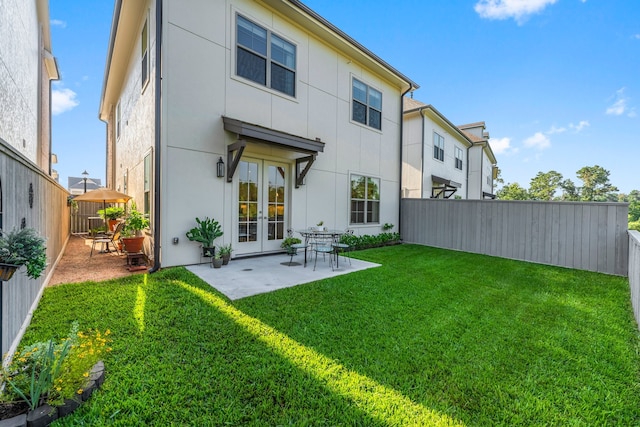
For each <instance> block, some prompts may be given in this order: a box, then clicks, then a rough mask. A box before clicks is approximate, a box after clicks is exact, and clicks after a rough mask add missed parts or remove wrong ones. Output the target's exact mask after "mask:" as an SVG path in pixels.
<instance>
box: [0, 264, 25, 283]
mask: <svg viewBox="0 0 640 427" xmlns="http://www.w3.org/2000/svg"><path fill="white" fill-rule="evenodd" d="M18 268H20V266H19V265H13V264H2V263H0V281H1V282H6V281H7V280H9V279H11V276H13V273H15V272H16V270H17V269H18Z"/></svg>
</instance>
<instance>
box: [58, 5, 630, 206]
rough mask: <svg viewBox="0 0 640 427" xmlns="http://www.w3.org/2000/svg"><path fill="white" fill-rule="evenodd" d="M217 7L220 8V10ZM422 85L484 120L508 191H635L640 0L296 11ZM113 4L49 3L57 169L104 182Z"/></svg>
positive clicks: (455, 114)
mask: <svg viewBox="0 0 640 427" xmlns="http://www.w3.org/2000/svg"><path fill="white" fill-rule="evenodd" d="M217 1H219V0H217ZM303 1H304V3H305V4H306V5H307V6H309V7H311V8H312V9H313V10H315V11H316V12H317V13H319V14H320V15H321V16H323V17H324V18H325V19H327V20H328V21H330V22H331V23H333V24H334V25H336V26H337V27H338V28H340V29H341V30H342V31H344V32H345V33H347V34H348V35H350V36H351V37H352V38H354V39H355V40H357V41H358V42H359V43H361V44H362V45H364V46H366V47H367V48H368V49H369V50H371V51H372V52H373V53H375V54H376V55H378V56H379V57H381V58H382V59H384V60H385V61H386V62H387V63H389V64H390V65H392V66H393V67H394V68H396V69H397V70H399V71H400V72H401V73H403V74H404V75H406V76H408V77H409V78H410V79H412V80H413V81H414V82H416V83H418V84H419V85H420V89H418V90H417V91H415V93H414V98H415V99H417V100H418V101H421V102H424V103H427V104H431V105H433V106H434V107H436V108H437V109H438V111H440V112H441V113H442V114H443V115H444V116H446V117H447V118H448V119H449V120H450V121H451V122H453V123H454V124H458V125H462V124H466V123H473V122H479V121H484V122H485V124H486V130H487V131H488V132H489V133H490V136H491V139H490V144H491V147H492V149H493V151H494V153H495V155H496V158H497V161H498V167H499V168H500V170H501V176H502V178H503V179H504V181H505V183H513V182H517V183H519V184H520V185H522V186H523V187H525V188H528V187H529V183H530V180H531V178H533V177H534V176H535V175H536V174H537V173H538V172H548V171H551V170H555V171H557V172H560V173H561V174H562V175H563V176H564V178H569V179H571V180H573V181H574V182H575V183H576V184H578V185H580V184H581V183H580V181H579V180H578V178H577V176H576V172H577V171H578V170H579V169H580V168H582V167H583V166H594V165H599V166H601V167H603V168H604V169H606V170H608V171H609V172H610V176H609V178H610V182H611V183H612V184H613V185H615V186H616V187H618V189H619V190H620V192H624V193H629V192H630V191H631V190H634V189H638V190H640V179H639V178H638V174H637V173H636V170H637V168H638V166H639V165H640V162H639V161H640V1H637V0H607V1H604V0H449V1H424V0H396V1H395V2H388V1H382V0H350V1H348V2H343V1H327V0H303ZM113 3H114V2H113V1H111V0H101V1H91V2H79V1H77V0H50V18H51V37H52V47H53V54H54V56H55V57H56V59H57V61H58V67H59V70H60V74H61V80H60V81H58V82H56V83H55V84H54V85H53V103H54V112H53V114H54V117H53V151H54V153H56V154H57V155H58V164H57V165H54V168H55V169H56V170H57V171H58V173H59V175H60V183H61V184H62V185H64V186H66V185H67V177H68V176H81V173H82V172H83V171H84V170H87V172H89V175H90V177H92V178H99V179H102V180H103V182H104V179H105V155H106V154H105V141H106V133H105V132H106V130H105V129H106V127H105V124H104V123H103V122H101V121H99V120H98V107H99V102H100V94H101V90H102V79H103V76H104V67H105V60H106V54H107V53H106V52H107V47H108V41H109V31H110V26H111V19H112V13H113Z"/></svg>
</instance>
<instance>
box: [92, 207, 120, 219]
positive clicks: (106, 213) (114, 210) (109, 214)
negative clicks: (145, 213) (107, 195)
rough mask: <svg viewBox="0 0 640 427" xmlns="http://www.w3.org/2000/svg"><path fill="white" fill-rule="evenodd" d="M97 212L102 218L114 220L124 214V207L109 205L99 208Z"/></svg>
mask: <svg viewBox="0 0 640 427" xmlns="http://www.w3.org/2000/svg"><path fill="white" fill-rule="evenodd" d="M97 213H98V215H99V216H100V217H101V218H102V219H111V220H114V219H118V218H122V216H123V215H124V208H121V207H118V206H111V207H108V208H106V209H100V210H99V211H98V212H97Z"/></svg>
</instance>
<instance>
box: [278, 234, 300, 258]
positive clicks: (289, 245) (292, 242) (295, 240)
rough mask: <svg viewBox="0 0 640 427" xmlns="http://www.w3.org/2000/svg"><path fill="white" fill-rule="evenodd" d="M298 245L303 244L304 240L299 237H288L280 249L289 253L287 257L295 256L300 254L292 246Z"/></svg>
mask: <svg viewBox="0 0 640 427" xmlns="http://www.w3.org/2000/svg"><path fill="white" fill-rule="evenodd" d="M298 243H302V240H300V239H298V238H297V237H287V238H286V239H284V240H283V241H282V243H281V244H280V247H281V248H282V249H284V250H285V251H287V255H295V254H297V253H298V250H297V249H296V248H294V247H292V245H295V244H298Z"/></svg>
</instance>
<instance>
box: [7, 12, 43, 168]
mask: <svg viewBox="0 0 640 427" xmlns="http://www.w3.org/2000/svg"><path fill="white" fill-rule="evenodd" d="M0 16H1V17H2V25H0V118H1V120H0V138H2V139H4V140H5V141H6V142H7V143H8V144H10V145H11V146H12V147H14V148H15V149H16V150H18V151H19V152H20V153H22V154H23V155H25V156H26V157H27V158H28V159H29V160H31V161H32V162H34V163H36V164H37V163H38V160H39V159H38V126H39V125H38V117H39V111H38V84H39V77H38V75H39V70H38V68H39V65H38V63H39V46H40V41H39V33H40V27H39V25H38V15H37V7H36V1H35V0H30V1H27V0H25V1H9V0H1V1H0Z"/></svg>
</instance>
